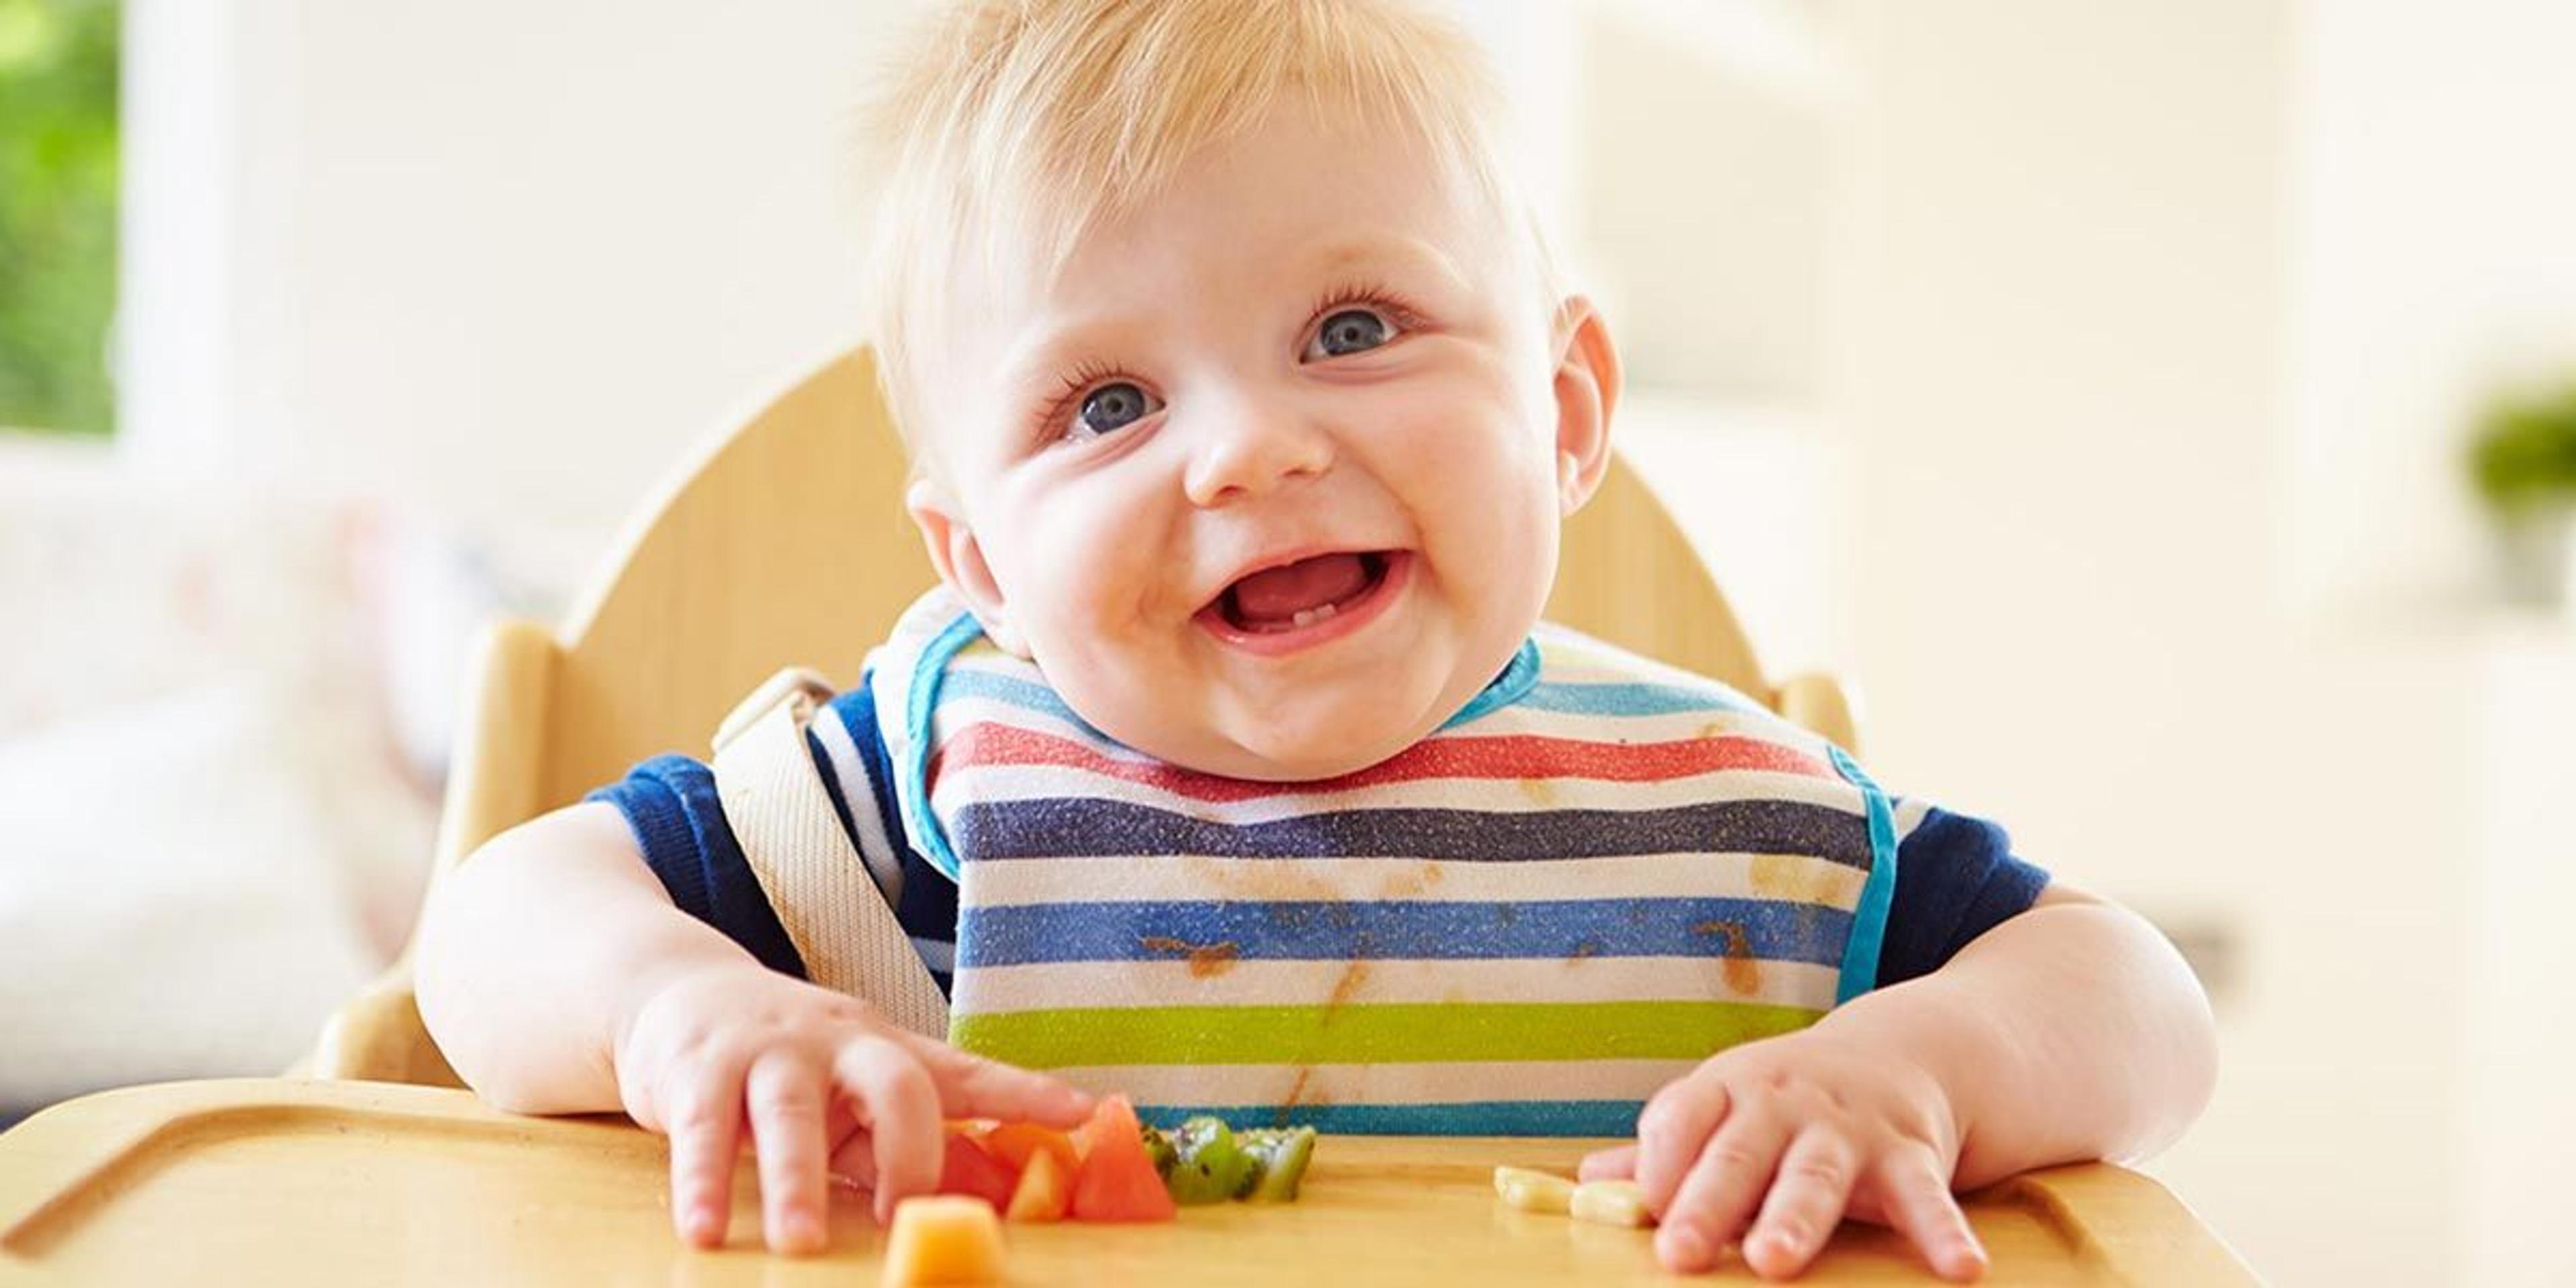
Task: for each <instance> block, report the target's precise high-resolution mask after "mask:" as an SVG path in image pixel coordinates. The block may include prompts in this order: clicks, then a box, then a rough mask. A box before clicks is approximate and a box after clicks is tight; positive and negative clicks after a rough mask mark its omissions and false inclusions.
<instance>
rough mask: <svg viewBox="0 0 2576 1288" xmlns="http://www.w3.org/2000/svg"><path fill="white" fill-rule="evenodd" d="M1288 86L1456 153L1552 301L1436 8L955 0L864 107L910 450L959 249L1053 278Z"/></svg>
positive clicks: (1394, 0) (869, 308)
mask: <svg viewBox="0 0 2576 1288" xmlns="http://www.w3.org/2000/svg"><path fill="white" fill-rule="evenodd" d="M1292 89H1294V90H1301V91H1303V92H1305V93H1306V94H1308V95H1309V96H1310V98H1311V100H1312V101H1313V102H1314V103H1315V104H1316V105H1317V106H1318V107H1320V108H1324V109H1338V110H1339V111H1341V112H1343V113H1345V114H1348V115H1351V117H1352V119H1355V120H1366V121H1368V122H1370V123H1372V124H1378V125H1385V126H1391V127H1393V128H1397V129H1401V130H1406V131H1409V132H1410V133H1411V134H1412V135H1413V137H1415V138H1417V139H1420V140H1422V141H1424V142H1426V143H1428V144H1429V145H1430V146H1431V148H1432V149H1433V151H1434V153H1435V155H1437V156H1439V157H1440V158H1441V159H1443V160H1445V161H1447V162H1448V163H1449V164H1451V165H1452V166H1454V167H1456V170H1457V173H1458V174H1459V175H1460V176H1462V177H1464V178H1465V179H1466V180H1468V181H1469V182H1470V183H1471V184H1472V185H1473V190H1474V191H1476V192H1477V193H1479V194H1480V195H1482V196H1483V197H1485V198H1486V199H1487V200H1488V201H1489V203H1490V205H1491V208H1492V210H1493V211H1494V212H1495V213H1496V214H1497V215H1498V216H1499V217H1500V218H1502V219H1504V220H1506V221H1508V222H1509V223H1510V224H1511V225H1513V231H1514V232H1515V233H1516V234H1517V236H1516V237H1515V239H1514V240H1515V243H1516V245H1517V246H1518V248H1519V249H1520V250H1521V252H1522V253H1523V254H1524V256H1525V257H1526V258H1525V263H1524V267H1525V269H1526V270H1527V272H1528V274H1529V277H1528V279H1527V280H1529V281H1530V282H1532V284H1534V285H1535V286H1536V287H1537V289H1538V290H1539V292H1540V294H1541V297H1542V298H1541V299H1540V300H1537V301H1533V306H1534V307H1544V308H1547V309H1549V310H1551V313H1552V310H1553V308H1554V306H1555V305H1556V304H1557V302H1558V301H1559V300H1561V299H1562V298H1563V291H1562V287H1561V282H1560V279H1559V270H1558V266H1557V261H1556V257H1555V255H1554V253H1553V250H1552V248H1551V246H1550V242H1549V238H1548V236H1547V234H1546V231H1545V228H1544V226H1543V224H1542V222H1541V220H1540V218H1539V216H1538V214H1537V212H1536V210H1535V209H1534V208H1533V207H1532V206H1531V205H1530V203H1529V201H1528V199H1527V197H1526V195H1525V194H1523V193H1522V192H1521V191H1520V190H1519V188H1518V186H1517V185H1516V183H1515V182H1514V181H1513V180H1512V178H1511V177H1510V175H1509V172H1508V169H1507V167H1506V165H1505V163H1504V157H1503V150H1502V148H1501V146H1500V143H1499V140H1498V130H1499V124H1498V119H1497V118H1498V117H1499V114H1500V100H1499V96H1498V94H1497V93H1496V90H1495V86H1494V82H1493V78H1492V75H1491V73H1490V71H1489V70H1488V69H1487V66H1486V63H1485V60H1484V58H1483V56H1482V53H1481V52H1480V50H1479V49H1478V47H1477V46H1476V44H1475V42H1474V40H1473V39H1471V38H1470V37H1469V36H1467V35H1466V34H1465V33H1464V32H1462V31H1460V30H1458V29H1457V28H1456V27H1455V26H1454V25H1452V24H1451V23H1449V22H1448V21H1446V20H1444V19H1442V18H1440V17H1437V16H1435V15H1433V14H1430V13H1426V12H1424V11H1423V10H1421V9H1419V8H1417V7H1416V6H1415V5H1414V4H1412V3H1409V2H1408V0H961V2H960V3H957V4H955V5H954V6H952V7H949V8H947V9H946V10H945V12H943V13H941V14H940V15H939V16H938V17H937V18H936V19H935V20H933V21H931V22H928V23H926V24H924V25H923V26H922V27H921V29H920V30H919V32H918V33H917V35H916V38H915V39H914V40H913V41H911V42H910V43H909V44H907V45H905V46H904V47H903V48H902V49H901V51H900V56H899V61H898V62H896V63H895V64H894V66H893V67H892V69H891V74H890V75H889V77H888V78H887V80H886V83H885V89H884V92H883V93H882V95H881V96H880V97H879V98H878V99H877V100H876V101H875V102H874V103H872V104H871V105H870V110H869V111H868V112H867V114H866V118H865V125H866V127H867V130H866V137H865V139H864V142H865V144H866V145H867V150H868V151H869V153H870V154H871V157H872V163H873V164H874V165H875V166H876V168H877V173H876V174H875V175H874V176H873V178H874V179H875V180H876V181H877V182H878V184H879V188H878V195H877V200H878V208H877V219H876V236H875V238H874V240H873V242H872V244H871V246H870V249H869V263H868V272H867V286H868V290H867V296H866V302H865V305H864V307H865V310H866V318H865V331H866V334H867V337H868V339H869V340H870V341H871V342H872V343H873V344H874V345H875V347H876V350H877V358H878V362H877V370H878V378H879V381H880V383H881V384H882V385H883V387H884V392H885V396H886V401H887V404H888V405H889V407H890V408H891V409H892V410H893V412H894V417H895V423H896V425H897V426H898V427H899V428H900V429H901V431H902V433H903V436H904V438H905V441H906V443H907V445H909V446H912V447H913V448H914V456H915V458H916V462H918V461H919V458H920V457H921V455H922V453H921V452H920V450H919V443H918V441H917V440H918V437H919V428H918V427H919V425H920V423H921V412H922V404H921V401H920V398H921V388H920V380H919V377H918V372H919V369H920V355H921V352H922V348H921V346H922V345H923V344H924V343H926V342H929V341H931V340H932V339H933V338H934V337H937V336H940V335H941V334H943V329H944V324H945V319H944V314H943V313H942V311H941V309H942V306H943V304H944V301H945V296H946V295H947V290H946V286H947V282H948V281H949V279H950V277H951V275H952V273H953V271H954V270H955V269H956V268H957V267H958V266H960V265H962V264H964V263H967V262H968V261H967V260H966V259H965V258H964V256H965V255H966V254H968V253H974V254H976V255H978V256H979V257H980V260H981V267H982V269H983V271H984V272H985V273H986V274H987V280H990V281H1001V280H1005V277H1004V274H1006V273H1009V272H1012V271H1023V272H1036V273H1040V274H1043V275H1044V277H1043V278H1042V279H1041V280H1052V278H1053V276H1054V274H1055V273H1057V272H1058V271H1060V270H1061V269H1062V267H1063V265H1064V262H1065V260H1066V259H1067V258H1068V257H1069V256H1070V255H1071V254H1072V252H1073V249H1074V247H1075V245H1076V244H1077V243H1078V242H1079V241H1080V240H1081V238H1082V236H1083V234H1084V233H1085V232H1086V231H1087V230H1088V229H1089V228H1091V227H1093V226H1094V225H1095V224H1097V223H1099V222H1101V221H1102V220H1104V219H1107V218H1111V217H1114V216H1116V215H1117V214H1119V213H1120V212H1123V211H1126V210H1129V209H1131V208H1133V206H1134V205H1135V204H1136V203H1137V202H1139V201H1142V200H1144V199H1146V198H1149V197H1151V196H1152V195H1153V194H1154V193H1155V192H1156V191H1158V190H1159V189H1160V188H1161V187H1162V186H1163V185H1164V184H1165V183H1167V182H1168V181H1169V180H1170V179H1171V177H1172V175H1173V173H1174V172H1175V171H1176V170H1178V169H1179V168H1180V167H1181V166H1182V165H1183V164H1184V163H1185V162H1186V161H1187V160H1188V159H1189V157H1190V156H1191V155H1192V154H1193V153H1195V152H1196V151H1197V150H1199V149H1200V148H1202V147H1204V146H1206V145H1208V144H1210V143H1214V142H1217V141H1219V140H1222V139H1225V138H1227V137H1230V136H1232V135H1235V134H1238V133H1240V132H1243V131H1245V130H1248V129H1250V128H1252V127H1254V126H1256V125H1257V124H1259V122H1260V121H1261V119H1262V117H1263V116H1264V114H1265V113H1267V112H1268V111H1269V109H1270V108H1271V106H1272V105H1273V104H1274V103H1275V102H1276V101H1277V100H1278V98H1279V96H1280V95H1281V94H1282V93H1283V92H1284V91H1288V90H1292ZM1012 255H1017V256H1019V257H1020V258H1019V259H1018V260H1017V261H1016V262H1008V261H1009V257H1010V256H1012Z"/></svg>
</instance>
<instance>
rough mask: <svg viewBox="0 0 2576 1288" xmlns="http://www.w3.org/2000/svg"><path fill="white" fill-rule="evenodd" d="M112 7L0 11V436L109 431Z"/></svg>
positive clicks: (57, 5)
mask: <svg viewBox="0 0 2576 1288" xmlns="http://www.w3.org/2000/svg"><path fill="white" fill-rule="evenodd" d="M116 83H117V5H116V3H115V0H0V427H7V428H21V429H38V430H51V431H57V432H61V433H68V434H94V435H104V434H106V433H108V432H110V431H111V430H112V429H113V428H114V426H115V423H116V409H115V394H114V390H113V388H112V386H111V384H110V381H109V379H108V369H109V363H108V325H109V321H110V319H111V317H112V316H113V314H114V312H115V308H116V193H117V182H116V172H117V123H116V92H117V90H116Z"/></svg>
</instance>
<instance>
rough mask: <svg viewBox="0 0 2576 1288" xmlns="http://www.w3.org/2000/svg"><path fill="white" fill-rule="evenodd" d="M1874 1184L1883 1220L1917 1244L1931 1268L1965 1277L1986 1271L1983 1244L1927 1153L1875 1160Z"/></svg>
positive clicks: (1949, 1276) (1962, 1279)
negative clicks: (1881, 1208) (1877, 1161)
mask: <svg viewBox="0 0 2576 1288" xmlns="http://www.w3.org/2000/svg"><path fill="white" fill-rule="evenodd" d="M1878 1188H1879V1193H1880V1196H1881V1197H1880V1206H1881V1207H1883V1208H1884V1209H1885V1214H1886V1217H1887V1223H1888V1224H1889V1225H1891V1226H1894V1227H1896V1229H1897V1231H1898V1232H1899V1233H1902V1234H1903V1235H1904V1236H1905V1237H1906V1238H1908V1239H1911V1240H1913V1241H1914V1246H1916V1247H1918V1248H1921V1249H1922V1250H1923V1257H1924V1259H1925V1260H1927V1261H1929V1262H1931V1263H1932V1272H1933V1273H1934V1274H1937V1275H1939V1276H1941V1277H1942V1278H1944V1279H1950V1280H1956V1281H1958V1282H1961V1283H1965V1282H1967V1281H1968V1280H1971V1279H1975V1278H1977V1277H1978V1276H1980V1275H1983V1274H1984V1273H1985V1272H1986V1250H1985V1248H1984V1246H1983V1245H1980V1244H1979V1243H1978V1242H1977V1235H1976V1232H1975V1231H1973V1230H1971V1229H1969V1228H1968V1218H1967V1214H1965V1213H1963V1212H1961V1211H1960V1210H1959V1200H1958V1199H1957V1198H1956V1197H1955V1196H1953V1195H1952V1194H1951V1193H1950V1185H1949V1182H1947V1181H1945V1180H1943V1179H1942V1177H1941V1172H1940V1169H1939V1167H1937V1166H1936V1165H1935V1164H1934V1163H1933V1161H1932V1159H1931V1157H1930V1155H1929V1154H1927V1153H1905V1154H1900V1155H1897V1156H1895V1157H1892V1158H1890V1159H1888V1160H1887V1161H1886V1162H1884V1163H1881V1164H1880V1165H1879V1168H1878Z"/></svg>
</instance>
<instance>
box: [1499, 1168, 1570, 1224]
mask: <svg viewBox="0 0 2576 1288" xmlns="http://www.w3.org/2000/svg"><path fill="white" fill-rule="evenodd" d="M1494 1193H1496V1194H1499V1195H1502V1196H1503V1202H1504V1203H1506V1204H1509V1205H1510V1206H1512V1207H1516V1208H1519V1209H1520V1210H1521V1211H1523V1212H1553V1213H1555V1214H1557V1215H1558V1216H1563V1215H1565V1214H1566V1213H1567V1212H1568V1211H1570V1210H1571V1209H1572V1208H1573V1206H1574V1182H1572V1181H1569V1180H1567V1179H1565V1178H1564V1177H1562V1176H1558V1175H1555V1174H1554V1173H1551V1172H1533V1171H1531V1170H1529V1169H1528V1168H1526V1167H1497V1168H1495V1169H1494Z"/></svg>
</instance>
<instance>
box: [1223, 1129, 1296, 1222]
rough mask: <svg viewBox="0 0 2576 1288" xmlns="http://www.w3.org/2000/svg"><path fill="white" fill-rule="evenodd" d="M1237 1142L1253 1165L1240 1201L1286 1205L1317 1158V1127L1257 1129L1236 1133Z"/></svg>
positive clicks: (1237, 1146)
mask: <svg viewBox="0 0 2576 1288" xmlns="http://www.w3.org/2000/svg"><path fill="white" fill-rule="evenodd" d="M1234 1143H1235V1146H1236V1148H1238V1149H1241V1150H1242V1151H1243V1155H1244V1157H1245V1158H1247V1159H1250V1160H1251V1162H1252V1170H1251V1173H1250V1174H1249V1175H1247V1176H1246V1177H1245V1178H1244V1182H1243V1187H1242V1188H1241V1189H1238V1190H1236V1191H1235V1197H1236V1198H1239V1199H1250V1200H1252V1201H1253V1202H1255V1203H1285V1202H1288V1201H1289V1200H1291V1199H1294V1198H1296V1197H1297V1183H1298V1182H1299V1181H1302V1180H1304V1179H1305V1178H1306V1162H1307V1160H1309V1159H1311V1158H1313V1157H1314V1155H1315V1129H1314V1128H1312V1127H1289V1128H1284V1129H1279V1130H1271V1129H1266V1128H1256V1129H1254V1130H1251V1131H1244V1132H1237V1133H1235V1137H1234Z"/></svg>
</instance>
